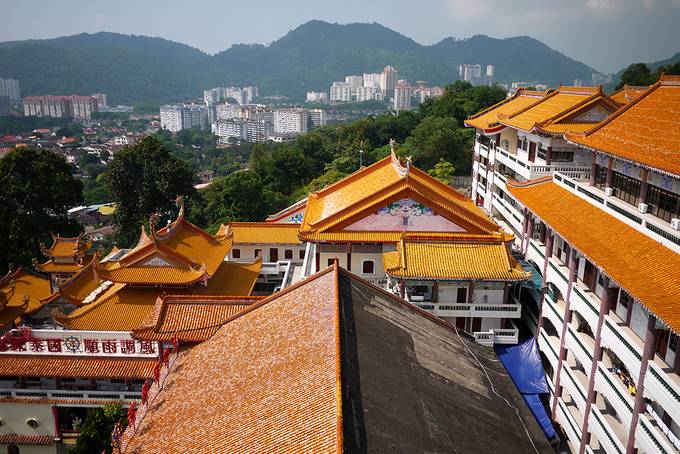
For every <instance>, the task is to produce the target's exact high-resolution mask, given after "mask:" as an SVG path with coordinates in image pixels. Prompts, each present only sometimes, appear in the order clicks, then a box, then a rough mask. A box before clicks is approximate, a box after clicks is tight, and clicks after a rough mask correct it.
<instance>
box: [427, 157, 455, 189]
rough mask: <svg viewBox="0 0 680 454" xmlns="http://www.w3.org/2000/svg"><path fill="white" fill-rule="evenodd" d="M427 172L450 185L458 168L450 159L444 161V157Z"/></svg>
mask: <svg viewBox="0 0 680 454" xmlns="http://www.w3.org/2000/svg"><path fill="white" fill-rule="evenodd" d="M427 173H428V174H430V175H432V176H433V177H435V178H436V179H437V180H439V181H441V182H442V183H446V184H449V185H450V184H451V180H453V176H454V175H455V173H456V168H455V167H454V166H453V164H451V163H450V162H449V161H444V158H442V159H440V160H439V162H438V163H436V164H435V165H434V168H433V169H430V170H428V171H427Z"/></svg>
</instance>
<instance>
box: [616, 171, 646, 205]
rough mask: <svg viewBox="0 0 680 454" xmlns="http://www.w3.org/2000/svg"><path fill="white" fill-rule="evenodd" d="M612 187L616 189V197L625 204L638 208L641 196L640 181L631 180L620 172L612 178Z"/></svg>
mask: <svg viewBox="0 0 680 454" xmlns="http://www.w3.org/2000/svg"><path fill="white" fill-rule="evenodd" d="M612 187H613V188H615V189H616V191H615V192H614V196H615V197H616V198H617V199H621V200H623V201H624V202H628V203H630V204H631V205H635V206H637V200H638V197H639V196H640V180H636V179H635V178H631V177H629V176H627V175H624V174H622V173H619V172H614V175H613V177H612Z"/></svg>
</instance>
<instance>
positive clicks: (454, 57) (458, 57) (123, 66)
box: [0, 21, 593, 103]
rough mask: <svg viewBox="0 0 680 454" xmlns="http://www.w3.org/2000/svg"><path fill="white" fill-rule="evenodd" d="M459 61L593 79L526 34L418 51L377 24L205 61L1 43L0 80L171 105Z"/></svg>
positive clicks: (181, 51) (168, 50)
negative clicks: (244, 89)
mask: <svg viewBox="0 0 680 454" xmlns="http://www.w3.org/2000/svg"><path fill="white" fill-rule="evenodd" d="M460 63H480V64H482V65H486V64H494V65H496V78H497V79H498V80H499V81H511V80H541V81H545V82H547V83H550V84H554V83H559V82H566V83H568V82H570V81H571V80H573V79H576V78H585V79H589V78H590V74H591V73H592V72H593V69H592V68H589V67H588V66H586V65H584V64H583V63H579V62H577V61H575V60H572V59H570V58H568V57H566V56H565V55H563V54H561V53H559V52H557V51H555V50H552V49H550V48H549V47H547V46H546V45H545V44H543V43H541V42H540V41H537V40H535V39H533V38H529V37H525V36H523V37H515V38H506V39H495V38H490V37H487V36H483V35H477V36H474V37H472V38H469V39H464V40H456V39H453V38H446V39H444V40H442V41H440V42H439V43H437V44H434V45H431V46H423V45H421V44H419V43H417V42H415V41H413V40H412V39H410V38H408V37H406V36H404V35H401V34H399V33H397V32H395V31H393V30H390V29H388V28H386V27H383V26H382V25H380V24H376V23H373V24H348V25H339V24H330V23H327V22H323V21H310V22H307V23H305V24H303V25H300V26H299V27H297V28H296V29H295V30H292V31H290V32H289V33H287V34H286V35H285V36H283V37H282V38H280V39H278V40H276V41H274V42H273V43H271V44H270V45H268V46H264V45H258V44H254V45H246V44H237V45H234V46H232V47H230V48H229V49H227V50H225V51H223V52H219V53H218V54H216V55H212V56H210V55H207V54H205V53H203V52H201V51H200V50H198V49H194V48H192V47H190V46H186V45H184V44H180V43H175V42H172V41H168V40H164V39H162V38H151V37H146V36H129V35H121V34H116V33H107V32H100V33H95V34H86V33H83V34H79V35H74V36H67V37H61V38H55V39H48V40H28V41H13V42H5V43H0V77H12V78H17V79H19V80H20V81H21V87H22V93H23V94H24V95H36V94H69V93H83V94H85V93H91V92H97V91H98V92H104V93H107V94H108V95H109V97H110V100H111V102H112V103H134V102H139V101H150V102H168V101H179V100H183V99H187V98H198V97H200V96H201V90H202V89H203V88H208V87H211V86H217V85H220V86H225V85H251V84H252V85H258V86H259V87H260V92H261V93H263V94H267V95H271V94H280V95H286V96H291V97H295V98H301V97H302V96H304V93H305V92H306V91H307V90H328V87H329V86H330V83H331V82H332V81H333V80H338V79H340V78H342V77H344V76H345V75H347V74H361V73H363V72H379V71H380V70H382V68H383V67H384V66H387V65H392V66H394V67H396V68H397V69H398V70H399V74H400V77H403V78H406V79H409V80H412V81H415V80H426V81H428V82H430V83H433V84H439V85H444V84H446V83H449V82H452V81H453V80H455V79H456V78H457V76H458V65H459V64H460Z"/></svg>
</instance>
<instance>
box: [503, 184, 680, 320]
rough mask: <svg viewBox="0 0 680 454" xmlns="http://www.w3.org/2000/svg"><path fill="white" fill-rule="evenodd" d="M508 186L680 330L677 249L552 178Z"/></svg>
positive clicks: (610, 275) (644, 302) (613, 277)
mask: <svg viewBox="0 0 680 454" xmlns="http://www.w3.org/2000/svg"><path fill="white" fill-rule="evenodd" d="M508 190H509V191H510V193H512V195H513V196H515V197H516V198H517V199H518V200H519V201H520V202H522V204H523V205H524V206H526V207H527V208H528V209H529V210H531V211H532V212H534V213H535V214H536V215H537V216H538V217H540V218H541V219H542V220H543V221H544V222H545V223H546V224H548V225H549V226H550V227H552V228H553V229H554V230H555V231H556V232H557V233H559V235H560V236H562V237H564V239H565V240H566V241H567V242H568V243H569V244H570V245H572V247H574V248H576V249H577V250H578V251H580V252H581V253H583V255H585V256H586V257H587V258H588V259H589V260H590V261H592V262H593V263H594V264H595V265H596V266H597V267H599V268H601V269H602V270H604V272H605V273H606V274H607V275H608V276H609V277H611V278H612V279H613V280H614V282H616V283H617V284H618V285H619V286H621V287H622V288H623V289H624V290H626V291H627V292H628V293H629V294H631V295H633V296H634V297H635V298H637V299H638V300H639V301H640V302H641V303H642V304H643V305H644V306H645V307H646V308H647V309H649V310H650V311H652V312H654V313H655V314H656V315H657V316H659V317H660V318H661V319H662V320H663V321H664V322H665V323H667V324H668V325H669V326H670V327H671V328H673V330H674V331H675V332H676V333H677V332H680V310H679V309H680V307H679V306H678V303H679V302H680V255H678V254H677V253H675V252H673V251H671V250H670V249H668V248H667V247H665V246H663V245H661V244H660V243H658V242H656V241H655V240H653V239H651V238H650V237H648V236H647V235H645V234H643V233H641V232H639V231H638V230H636V229H634V228H633V227H630V226H628V225H627V224H626V223H624V222H622V221H619V220H618V219H616V218H615V217H613V216H611V215H609V214H607V213H605V212H604V211H603V210H601V209H600V208H598V207H596V206H594V205H592V204H591V203H589V202H586V201H585V200H583V199H582V198H580V197H578V196H577V195H575V194H573V193H571V192H570V191H567V190H566V189H564V188H562V187H561V186H559V185H557V184H556V183H554V182H552V181H548V182H541V183H537V184H533V185H532V184H529V185H527V186H524V187H515V186H513V185H512V184H509V185H508Z"/></svg>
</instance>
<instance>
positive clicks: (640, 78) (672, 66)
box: [616, 61, 680, 90]
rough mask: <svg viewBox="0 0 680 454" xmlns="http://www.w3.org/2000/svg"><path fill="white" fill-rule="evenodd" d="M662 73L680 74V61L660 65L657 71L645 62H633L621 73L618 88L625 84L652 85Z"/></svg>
mask: <svg viewBox="0 0 680 454" xmlns="http://www.w3.org/2000/svg"><path fill="white" fill-rule="evenodd" d="M661 74H668V75H679V74H680V61H678V62H675V63H669V64H667V65H665V66H664V65H662V66H659V67H658V68H657V70H656V71H655V72H653V71H652V70H651V69H650V68H649V66H647V65H646V64H644V63H633V64H632V65H630V66H628V67H627V68H626V69H625V70H624V71H623V73H621V80H620V82H619V84H618V85H617V86H616V89H617V90H619V89H620V88H623V86H624V85H652V84H654V83H656V82H657V81H658V80H659V78H660V77H661Z"/></svg>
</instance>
